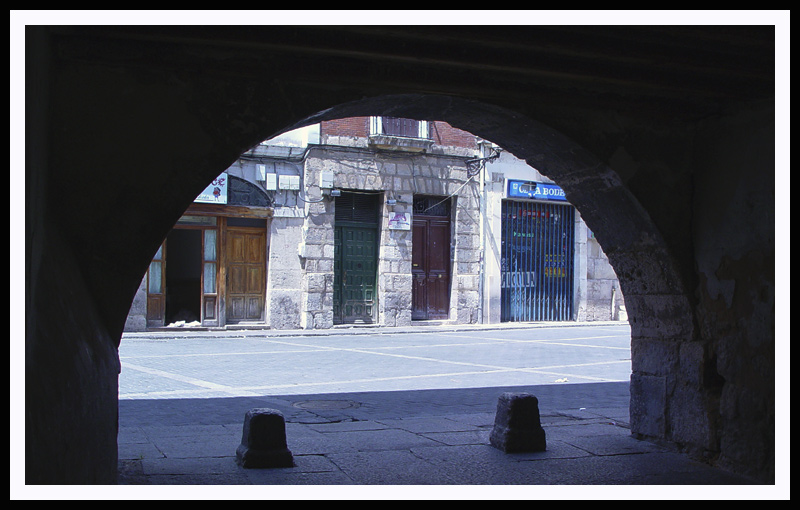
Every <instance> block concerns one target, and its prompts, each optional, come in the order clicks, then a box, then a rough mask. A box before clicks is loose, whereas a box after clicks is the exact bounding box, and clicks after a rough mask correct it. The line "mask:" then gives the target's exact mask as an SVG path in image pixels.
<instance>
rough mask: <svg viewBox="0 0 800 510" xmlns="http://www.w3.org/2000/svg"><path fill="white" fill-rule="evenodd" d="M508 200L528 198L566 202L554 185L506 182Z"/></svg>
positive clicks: (562, 191) (559, 189)
mask: <svg viewBox="0 0 800 510" xmlns="http://www.w3.org/2000/svg"><path fill="white" fill-rule="evenodd" d="M507 196H508V198H530V199H535V200H558V201H560V202H566V201H567V197H566V196H565V195H564V190H563V189H561V188H559V187H558V186H556V185H555V184H545V183H543V182H529V181H513V180H511V179H509V181H508V194H507Z"/></svg>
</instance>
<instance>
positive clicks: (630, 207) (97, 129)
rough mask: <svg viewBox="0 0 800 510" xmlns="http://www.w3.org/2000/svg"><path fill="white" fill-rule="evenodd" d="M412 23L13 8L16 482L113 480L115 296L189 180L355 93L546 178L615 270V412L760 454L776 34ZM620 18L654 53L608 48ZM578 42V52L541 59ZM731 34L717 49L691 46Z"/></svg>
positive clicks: (691, 441)
mask: <svg viewBox="0 0 800 510" xmlns="http://www.w3.org/2000/svg"><path fill="white" fill-rule="evenodd" d="M237 28H238V27H237ZM433 28H435V30H431V31H428V30H425V29H421V30H418V31H416V33H409V34H407V33H403V31H402V30H399V31H395V32H393V33H390V34H377V35H376V34H374V33H372V32H373V31H372V30H371V29H366V30H365V29H352V28H345V27H343V28H337V29H330V28H320V29H313V28H310V27H309V28H303V29H300V28H295V27H287V28H285V29H277V30H272V29H271V30H268V31H260V30H258V29H257V27H253V28H252V29H248V30H230V29H229V28H228V27H220V28H219V29H218V30H208V29H207V28H206V27H202V29H201V30H197V29H193V28H189V29H186V30H178V29H175V28H174V27H125V28H115V27H93V28H86V27H61V28H52V27H51V28H46V27H45V28H42V27H37V28H32V29H30V30H29V31H27V32H26V36H27V38H26V55H27V58H29V65H28V66H27V68H26V81H27V83H28V86H29V89H28V90H27V92H28V94H26V101H27V108H28V110H27V111H26V113H27V116H26V130H27V138H26V143H27V151H26V154H27V156H28V159H27V161H26V246H27V249H28V251H27V258H26V277H27V280H26V296H25V304H26V322H25V324H26V352H25V354H26V356H25V365H26V382H25V385H26V393H25V400H26V417H25V427H26V429H25V430H26V481H27V482H28V483H31V484H34V483H113V481H114V479H115V476H116V475H115V473H116V404H117V400H116V397H117V395H116V383H117V375H118V371H119V362H118V358H117V352H116V347H117V345H118V342H119V338H120V335H121V331H122V328H123V325H124V321H125V316H126V314H127V311H128V308H129V305H130V302H131V299H132V297H133V295H134V292H135V290H136V288H137V287H138V285H139V282H140V280H141V276H142V274H143V273H144V271H145V269H146V267H147V264H148V262H149V260H150V258H151V257H152V255H153V253H154V252H155V249H156V247H157V246H158V244H159V243H160V242H161V240H162V239H163V238H164V236H165V235H166V233H167V232H168V230H169V229H170V228H171V226H172V225H173V224H174V223H175V221H176V220H177V219H178V217H179V216H180V214H181V213H182V212H183V211H184V209H185V206H186V205H187V204H188V203H190V202H191V200H192V199H193V198H194V197H195V196H196V195H197V194H198V193H199V192H200V191H201V190H202V188H203V187H204V186H205V185H206V183H208V182H210V180H211V179H213V178H214V177H215V176H216V175H217V174H218V172H219V171H220V169H224V168H227V166H228V165H230V164H231V163H232V162H233V161H234V160H235V159H236V158H237V157H238V156H239V155H240V154H241V153H242V152H244V151H245V150H247V149H248V148H249V147H251V146H253V145H255V144H256V143H258V142H259V141H261V140H263V139H266V138H269V137H271V136H273V135H275V134H278V133H279V132H282V131H286V130H289V129H292V128H293V127H297V126H300V125H302V124H304V123H310V122H316V121H317V120H322V119H325V118H334V117H346V116H354V115H369V114H384V115H393V116H404V117H411V118H437V119H439V120H444V121H447V122H449V123H450V124H452V125H454V126H456V127H459V128H461V129H464V130H466V131H469V132H472V133H475V134H476V135H478V136H481V137H483V138H485V139H488V140H491V141H493V142H495V143H498V144H500V145H501V146H503V147H505V148H506V149H507V150H509V151H510V152H512V153H513V154H515V155H516V156H517V157H520V158H522V159H525V160H527V161H528V162H529V163H530V164H531V165H532V166H534V167H536V168H537V169H539V170H541V171H542V172H543V173H544V174H546V175H548V176H549V177H550V178H552V179H554V180H555V181H556V182H558V183H559V184H560V185H561V186H562V188H563V189H564V190H565V191H566V193H567V197H568V199H569V201H570V202H571V203H573V204H574V205H575V206H576V207H577V208H578V209H579V210H580V211H581V214H582V216H583V217H584V219H585V221H586V222H587V224H588V225H589V226H590V227H591V228H592V229H593V230H594V231H595V232H596V235H597V237H598V240H599V241H600V243H601V244H602V245H603V248H604V250H605V251H606V254H607V255H608V256H609V259H610V260H611V262H612V265H613V266H614V268H615V270H616V271H617V275H618V277H619V279H620V281H621V284H622V286H623V290H624V291H625V295H626V304H627V306H628V310H629V317H630V322H631V325H632V330H633V342H632V357H633V370H634V374H633V379H632V393H633V395H634V396H633V398H632V403H631V405H632V416H634V418H633V424H632V425H633V428H634V432H635V433H638V434H641V435H643V436H647V437H654V438H660V439H665V440H669V441H673V442H675V443H678V444H680V445H683V446H686V447H687V448H688V449H690V450H693V451H696V452H699V453H703V454H707V455H708V457H709V458H711V460H714V459H716V458H717V457H719V458H720V459H722V460H723V461H724V463H725V464H726V465H729V466H731V467H734V468H735V469H739V470H742V471H744V472H747V473H750V474H754V475H756V476H759V477H760V478H762V479H765V480H771V479H772V478H773V477H774V451H772V450H774V425H775V424H774V419H775V405H774V394H775V393H774V375H775V373H774V344H775V331H774V311H775V302H774V270H775V267H774V262H771V261H772V259H774V255H775V249H774V244H775V238H774V228H771V225H770V221H769V220H770V218H771V219H772V220H773V222H774V189H773V188H771V187H770V185H769V179H768V177H769V176H770V175H772V176H774V167H775V159H774V136H775V132H774V119H775V113H774V77H771V76H770V73H771V69H770V68H769V66H767V67H766V68H765V67H764V63H768V62H769V61H770V59H771V58H772V57H773V53H774V34H770V33H769V31H766V32H762V31H744V32H738V31H736V30H734V31H733V32H734V33H728V32H727V31H713V30H710V29H707V28H698V30H696V31H685V30H676V31H675V32H670V31H669V30H667V31H666V37H665V32H663V31H661V29H659V30H649V29H647V28H646V27H642V28H641V29H638V30H631V31H629V32H626V33H625V34H622V33H617V32H615V31H614V30H609V29H597V30H594V29H591V30H590V29H589V28H588V27H587V29H586V30H584V29H580V30H575V33H572V32H571V31H570V30H564V29H562V28H558V29H555V30H553V31H551V32H550V33H549V36H548V33H547V32H546V31H544V30H542V28H541V27H533V29H531V28H525V27H521V28H516V29H514V30H513V31H514V32H516V33H515V34H513V35H509V34H508V33H509V32H511V31H512V30H511V29H510V27H501V28H502V31H501V32H500V33H498V32H497V31H495V30H476V29H475V28H474V27H466V28H468V30H458V29H455V30H453V31H451V32H450V35H449V36H447V37H442V34H441V32H442V30H444V29H443V27H433ZM495 28H496V27H495ZM330 30H333V32H334V33H333V34H331V33H329V32H330ZM665 30H666V29H665ZM365 32H367V33H365ZM628 33H629V34H630V35H627V34H628ZM336 36H339V37H336ZM376 37H380V38H383V37H385V38H386V39H387V41H388V44H384V45H382V46H381V47H380V48H376V49H375V50H374V51H371V52H366V53H365V52H363V51H361V50H362V49H363V48H364V41H365V40H366V41H372V40H375V38H376ZM673 37H676V38H680V39H681V40H682V41H684V42H685V44H684V45H682V46H681V47H682V48H685V50H684V51H683V52H681V53H680V54H679V55H677V56H680V57H681V58H672V57H674V56H676V55H675V53H673V51H680V50H677V49H675V47H674V45H673V44H672V41H673V40H674V39H673ZM637 38H642V39H647V40H649V41H650V42H651V43H652V44H651V45H650V46H649V47H648V48H649V50H648V49H647V48H641V49H642V51H644V52H645V53H646V54H647V52H648V51H651V52H652V53H651V55H652V59H651V58H643V59H641V60H640V61H639V63H638V64H637V65H633V66H632V65H630V63H629V62H628V61H626V60H622V61H620V60H618V55H619V51H620V48H628V47H630V45H631V44H633V43H635V42H636V41H637ZM432 40H435V41H437V43H436V45H431V41H432ZM528 40H530V43H525V41H528ZM484 42H485V44H484ZM598 42H603V43H604V44H606V45H607V46H605V47H600V46H598ZM334 43H335V46H336V48H333V49H330V48H331V47H332V45H334ZM394 43H397V44H394ZM770 43H772V44H770ZM553 45H555V48H556V49H558V48H561V49H562V50H563V51H561V52H559V51H556V49H553V48H554V46H553ZM620 45H621V46H620ZM465 47H470V48H472V49H473V50H474V51H480V52H484V53H482V54H483V55H485V56H486V57H487V59H486V62H490V61H491V59H490V58H488V57H491V55H493V54H498V55H500V54H502V55H503V56H504V57H507V58H508V60H506V61H505V62H504V64H503V65H501V66H498V65H493V63H490V64H484V62H480V61H478V60H476V59H475V53H474V52H469V57H468V58H467V59H466V60H464V55H465V53H467V52H465V51H464V48H465ZM576 47H577V48H580V47H582V48H591V49H592V51H591V52H588V53H589V54H591V58H588V59H586V60H584V59H583V57H579V58H577V62H576V63H575V64H574V65H570V69H571V72H570V73H563V72H561V71H562V69H560V68H559V66H558V65H557V64H559V63H560V62H562V59H563V58H564V55H565V52H566V54H567V55H572V56H573V57H576V56H578V55H579V53H580V52H575V51H574V48H576ZM732 47H735V48H740V51H732V53H733V55H734V57H735V58H733V60H732V62H730V61H727V60H726V61H724V62H721V63H720V66H721V67H726V68H727V71H728V72H726V73H720V74H716V72H715V71H716V68H715V69H714V70H712V71H714V72H710V73H708V74H706V73H705V69H706V66H704V65H700V64H701V63H702V58H704V57H706V56H707V55H706V54H705V53H704V54H702V55H700V56H699V61H698V60H693V59H694V55H695V54H696V53H698V52H700V51H703V52H705V51H708V50H711V51H714V50H715V49H717V48H719V49H720V50H721V53H720V54H717V55H715V56H719V55H722V54H727V53H728V50H729V49H730V48H732ZM320 48H328V49H327V50H326V51H322V50H320ZM398 50H403V51H408V55H399V56H398V55H397V53H396V51H398ZM416 50H425V51H435V57H436V58H417V57H418V55H416V54H415V51H416ZM595 50H598V51H600V54H601V56H600V57H597V56H596V54H595ZM751 50H752V51H751ZM604 52H605V53H604ZM531 55H552V56H553V58H552V59H537V58H532V57H531ZM684 57H685V58H686V59H688V64H686V65H685V66H684V65H677V66H676V67H675V68H673V70H674V71H675V72H669V73H664V72H663V69H661V68H660V64H661V63H662V62H682V61H683V60H682V59H683V58H684ZM598 58H600V61H599V63H600V64H604V63H608V66H606V65H600V66H598ZM603 59H605V60H603ZM548 62H553V63H555V64H556V65H553V66H550V67H548ZM726 62H727V63H726ZM537 66H540V67H537ZM598 68H602V69H603V70H605V69H608V74H604V75H603V76H597V71H598ZM648 71H649V72H648ZM601 74H602V73H601ZM762 77H763V78H762ZM596 78H597V79H596ZM695 78H699V79H695ZM693 87H694V88H693ZM399 99H402V101H398V100H399ZM336 105H338V106H336ZM540 122H541V124H540ZM545 126H548V127H545ZM559 132H561V133H564V135H566V136H564V135H560V134H559ZM752 168H758V169H759V170H760V173H759V176H760V177H759V178H760V179H761V180H760V181H759V183H758V184H759V186H757V187H756V188H752V187H748V183H749V182H751V181H752V175H751V174H750V173H749V172H750V170H751V169H752ZM763 176H766V177H767V178H766V179H765V178H763ZM718 184H719V185H718ZM750 189H755V192H754V193H751V192H750ZM741 211H744V213H742V212H741ZM770 211H772V214H771V216H770ZM731 213H734V214H731ZM741 225H743V226H744V227H743V228H742V227H741ZM750 360H756V363H750Z"/></svg>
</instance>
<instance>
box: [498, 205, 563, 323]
mask: <svg viewBox="0 0 800 510" xmlns="http://www.w3.org/2000/svg"><path fill="white" fill-rule="evenodd" d="M574 225H575V208H574V207H572V206H571V205H567V204H550V203H539V202H517V201H511V200H503V204H502V230H503V231H502V237H501V242H502V245H501V248H500V249H501V267H500V271H501V273H500V277H501V280H500V281H501V283H500V297H501V301H502V303H501V312H500V318H501V320H502V321H504V322H510V321H566V320H572V302H573V296H572V294H573V274H574V259H575V248H574V246H575V226H574Z"/></svg>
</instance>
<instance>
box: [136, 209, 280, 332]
mask: <svg viewBox="0 0 800 510" xmlns="http://www.w3.org/2000/svg"><path fill="white" fill-rule="evenodd" d="M272 214H273V211H272V209H265V208H256V207H248V206H230V205H219V204H198V203H194V204H192V205H190V206H189V207H188V208H187V209H186V211H185V212H184V213H183V215H182V216H213V217H216V218H217V221H216V226H215V227H213V228H215V229H216V231H217V261H216V262H217V270H216V287H215V288H216V290H217V294H216V298H217V299H216V316H217V319H216V320H204V319H203V316H204V313H203V311H204V294H203V285H202V278H203V274H202V273H201V288H200V293H201V295H200V297H199V299H200V312H201V321H200V322H201V325H202V326H203V327H224V326H225V325H227V308H226V291H227V259H228V256H227V242H228V239H227V231H228V218H229V217H237V218H253V219H263V220H265V223H264V227H263V231H264V242H265V247H264V250H265V251H264V312H263V317H264V320H263V324H264V325H266V324H268V321H269V317H268V313H269V306H268V282H269V249H270V230H271V228H270V227H271V222H272ZM173 228H181V229H209V228H212V227H210V226H205V225H204V226H189V225H178V224H177V223H176V225H175V226H174V227H173ZM234 228H254V229H255V228H257V229H258V230H261V228H260V227H234ZM165 243H166V238H165V239H164V240H163V241H162V248H161V250H162V251H161V253H162V258H161V259H160V260H159V261H158V262H160V264H161V289H162V292H163V297H162V300H165V299H166V267H165V266H166V257H167V248H166V246H165ZM201 243H202V238H201ZM202 250H203V248H202V246H201V257H202ZM152 262H155V261H151V263H152ZM201 263H202V261H201ZM201 267H202V265H201ZM145 279H146V280H147V284H146V285H147V288H146V292H147V303H146V310H145V321H146V323H147V326H146V327H147V329H157V328H162V327H165V326H167V324H166V323H165V321H166V317H164V312H165V308H164V307H165V303H164V304H162V311H161V315H162V318H161V321H160V322H161V324H160V325H154V324H152V322H151V321H150V320H149V319H148V318H147V317H148V316H149V313H150V309H149V306H150V305H149V302H150V294H149V284H150V266H148V268H147V272H146V273H145ZM258 324H262V322H261V321H259V322H258Z"/></svg>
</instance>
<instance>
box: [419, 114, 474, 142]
mask: <svg viewBox="0 0 800 510" xmlns="http://www.w3.org/2000/svg"><path fill="white" fill-rule="evenodd" d="M428 130H429V131H428V134H429V135H430V136H431V138H433V141H434V142H435V143H436V145H443V146H447V147H464V148H467V149H474V148H475V146H476V143H477V142H476V140H477V137H476V136H475V135H473V134H472V133H468V132H467V131H462V130H460V129H456V128H454V127H453V126H451V125H450V124H448V123H447V122H442V121H439V120H437V121H434V122H431V125H430V126H429V128H428Z"/></svg>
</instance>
